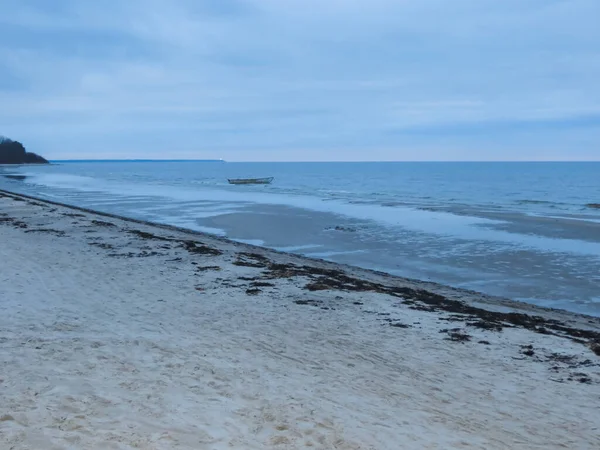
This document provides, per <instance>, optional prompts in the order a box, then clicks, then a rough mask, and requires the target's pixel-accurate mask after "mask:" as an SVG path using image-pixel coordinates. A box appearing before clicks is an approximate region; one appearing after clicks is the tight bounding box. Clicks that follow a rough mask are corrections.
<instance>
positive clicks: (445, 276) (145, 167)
mask: <svg viewBox="0 0 600 450" xmlns="http://www.w3.org/2000/svg"><path fill="white" fill-rule="evenodd" d="M2 175H4V176H2ZM6 175H8V176H6ZM14 175H19V176H17V177H14ZM268 176H274V177H275V180H274V182H273V184H271V185H269V186H232V185H229V184H228V183H227V178H235V177H268ZM0 188H4V189H8V190H12V191H18V192H23V193H28V194H33V195H37V196H40V197H45V198H48V199H53V200H57V201H61V202H65V203H70V204H73V205H78V206H85V207H90V208H94V209H98V210H102V211H107V212H113V213H118V214H122V215H127V216H131V217H136V218H143V219H148V220H153V221H157V222H162V223H169V224H173V225H179V226H184V227H187V228H190V229H195V230H200V231H207V232H210V233H214V234H219V235H225V236H228V237H230V238H232V239H236V240H239V241H244V242H249V243H254V244H257V245H263V246H267V247H271V248H277V249H280V250H286V251H292V252H297V253H302V254H306V255H309V256H313V257H320V258H325V259H329V260H333V261H338V262H342V263H348V264H353V265H358V266H363V267H367V268H373V269H378V270H384V271H387V272H390V273H394V274H397V275H402V276H409V277H413V278H419V279H425V280H430V281H436V282H440V283H444V284H450V285H453V286H458V287H464V288H469V289H473V290H478V291H482V292H485V293H489V294H492V295H501V296H506V297H509V298H513V299H520V300H523V301H527V302H532V303H536V304H541V305H544V306H550V307H559V308H565V309H569V310H573V311H580V312H586V313H590V314H594V315H600V209H595V208H592V207H589V206H586V205H588V204H591V203H600V163H227V162H193V161H171V162H169V161H161V162H64V163H56V164H54V165H51V166H35V167H34V166H27V167H25V166H22V167H10V168H9V167H0Z"/></svg>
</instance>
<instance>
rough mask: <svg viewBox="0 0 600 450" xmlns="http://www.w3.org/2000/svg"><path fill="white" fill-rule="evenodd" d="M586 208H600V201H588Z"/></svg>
mask: <svg viewBox="0 0 600 450" xmlns="http://www.w3.org/2000/svg"><path fill="white" fill-rule="evenodd" d="M585 206H586V208H592V209H600V203H587V204H586V205H585Z"/></svg>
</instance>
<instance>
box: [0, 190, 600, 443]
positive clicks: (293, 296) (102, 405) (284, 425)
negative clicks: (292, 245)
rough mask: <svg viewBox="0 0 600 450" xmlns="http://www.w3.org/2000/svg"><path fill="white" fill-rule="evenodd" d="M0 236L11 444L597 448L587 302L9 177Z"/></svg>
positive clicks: (598, 344)
mask: <svg viewBox="0 0 600 450" xmlns="http://www.w3.org/2000/svg"><path fill="white" fill-rule="evenodd" d="M109 219H110V220H109ZM0 241H1V242H2V245H0V277H1V278H0V298H2V301H1V302H0V362H1V363H2V364H3V366H4V367H5V368H7V369H6V370H5V371H3V373H1V374H0V444H3V445H6V446H7V447H8V448H15V449H19V448H30V447H33V448H39V446H40V445H42V443H45V444H43V445H46V446H52V447H53V448H68V447H69V446H75V447H79V448H135V447H136V446H137V447H142V448H152V449H154V448H156V449H162V448H165V449H167V448H173V447H176V446H177V445H179V446H180V447H181V448H190V449H192V448H211V449H213V448H214V449H216V448H257V449H258V448H306V447H313V448H340V449H363V448H364V449H370V448H376V449H379V448H382V449H385V448H397V447H398V445H399V443H401V445H402V446H403V448H424V447H428V448H440V449H442V448H443V449H446V448H465V447H468V448H486V449H496V448H497V449H502V448H531V447H535V446H544V447H545V448H564V447H569V448H593V447H594V446H596V445H598V444H599V440H598V437H597V430H598V429H599V428H600V417H598V416H597V414H595V402H594V400H593V399H594V398H595V397H597V396H598V395H600V318H596V317H592V316H586V315H581V314H576V313H571V312H567V311H563V310H556V309H549V308H541V307H538V306H535V305H530V304H525V303H520V302H515V301H511V300H508V299H501V298H495V297H491V296H486V295H483V294H479V293H476V292H472V291H465V290H461V289H455V288H451V287H447V286H442V285H438V284H435V283H430V282H422V281H417V280H409V279H404V278H400V277H395V276H393V275H389V274H386V273H382V272H375V271H370V270H367V269H360V268H356V267H352V266H345V265H341V264H337V263H333V262H328V261H323V260H317V259H312V258H307V257H303V256H299V255H293V254H288V253H285V252H279V251H275V250H271V249H266V248H262V247H257V246H253V245H250V244H244V243H239V242H235V241H230V240H228V239H226V238H222V237H219V236H212V235H208V234H205V233H202V232H197V231H193V230H186V229H182V228H179V227H174V226H169V225H162V224H154V223H149V222H144V221H141V220H136V219H129V218H123V217H119V216H116V215H112V214H105V213H99V212H96V211H91V210H86V209H84V208H77V207H72V206H69V205H64V204H60V203H57V202H52V201H47V200H44V199H39V198H34V197H30V196H25V195H21V194H15V193H12V192H7V191H0ZM43 445H42V446H43Z"/></svg>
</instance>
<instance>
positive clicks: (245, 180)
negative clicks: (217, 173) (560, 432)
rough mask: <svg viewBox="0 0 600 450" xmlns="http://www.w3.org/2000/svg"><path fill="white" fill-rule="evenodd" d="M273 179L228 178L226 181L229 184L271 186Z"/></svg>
mask: <svg viewBox="0 0 600 450" xmlns="http://www.w3.org/2000/svg"><path fill="white" fill-rule="evenodd" d="M274 178H275V177H269V178H228V179H227V181H229V184H271V181H273V179H274Z"/></svg>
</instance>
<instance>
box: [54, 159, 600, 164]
mask: <svg viewBox="0 0 600 450" xmlns="http://www.w3.org/2000/svg"><path fill="white" fill-rule="evenodd" d="M49 162H51V163H53V162H227V163H557V162H560V163H585V162H587V163H598V162H600V159H599V160H584V159H581V160H578V159H577V160H572V159H571V160H564V159H547V160H508V159H507V160H501V159H500V160H467V159H465V160H444V159H440V160H411V159H409V160H400V159H398V160H322V161H319V160H304V161H303V160H295V161H276V160H234V161H227V160H225V159H204V158H192V159H189V158H182V159H180V158H174V159H165V158H157V159H149V158H118V159H115V158H97V159H96V158H87V159H70V158H68V159H50V160H49Z"/></svg>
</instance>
